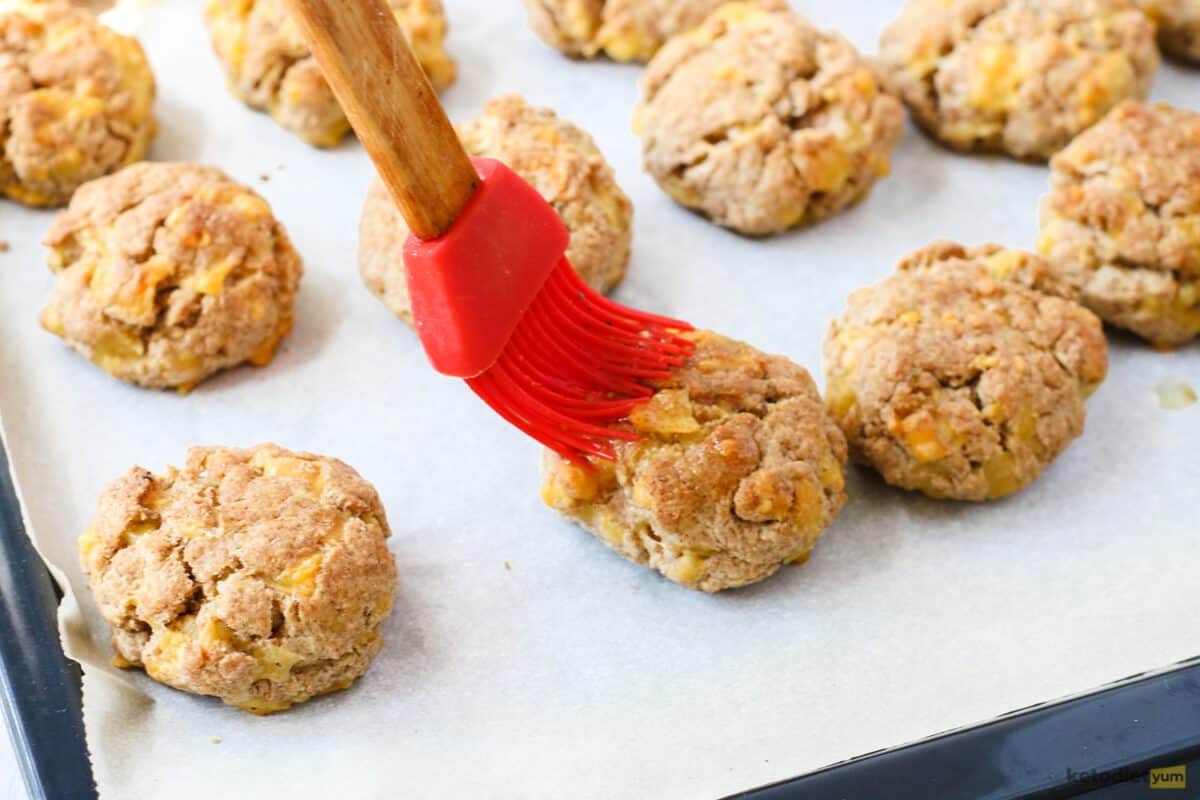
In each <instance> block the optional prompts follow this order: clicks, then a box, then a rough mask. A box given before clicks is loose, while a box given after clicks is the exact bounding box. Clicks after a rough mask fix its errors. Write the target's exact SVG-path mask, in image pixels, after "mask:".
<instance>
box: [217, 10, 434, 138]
mask: <svg viewBox="0 0 1200 800" xmlns="http://www.w3.org/2000/svg"><path fill="white" fill-rule="evenodd" d="M388 5H390V6H391V8H392V11H393V13H394V14H395V16H396V21H397V22H399V23H400V27H401V29H403V31H404V34H405V36H406V37H407V38H408V42H409V44H410V45H412V49H413V53H414V54H415V55H416V57H417V61H418V62H420V64H421V67H422V68H423V69H424V70H425V74H426V75H428V76H429V80H430V82H431V83H432V84H433V86H434V88H435V89H437V90H439V91H441V90H442V89H445V88H446V87H447V86H449V85H450V84H452V83H454V78H455V74H456V68H455V66H454V62H453V61H452V60H451V59H450V57H449V56H447V55H446V51H445V49H444V45H443V40H444V39H445V38H446V15H445V11H444V10H443V8H442V3H441V0H388ZM207 8H208V10H207V14H206V20H207V23H208V31H209V35H210V36H211V38H212V45H213V49H214V50H215V51H216V53H217V57H218V58H219V59H220V60H221V63H222V65H223V66H224V67H225V72H226V75H227V76H228V78H229V87H230V90H231V91H232V92H233V93H234V94H235V95H236V96H237V97H238V98H239V99H241V100H242V102H244V103H245V104H246V105H248V106H250V107H251V108H257V109H260V110H263V111H267V112H269V113H270V114H271V116H272V117H274V118H275V121H276V122H278V123H279V124H280V125H282V126H283V127H284V128H286V129H287V130H289V131H291V132H293V133H295V134H296V135H297V136H299V137H300V138H301V139H303V140H304V141H306V142H308V143H309V144H311V145H315V146H317V147H332V146H333V145H335V144H337V143H338V142H339V141H341V139H342V137H343V136H345V135H346V134H347V133H348V132H349V131H350V122H349V121H348V120H347V119H346V115H345V114H343V113H342V109H341V106H339V105H338V102H337V98H335V97H334V96H333V91H332V90H331V89H330V88H329V84H327V83H326V82H325V78H324V76H323V75H322V74H321V69H320V67H318V66H317V62H316V59H314V58H313V57H312V54H311V53H309V51H308V47H307V46H306V45H305V44H304V40H303V39H302V38H301V36H300V32H299V30H297V28H296V26H295V23H293V22H292V21H291V19H289V17H288V14H287V8H286V6H285V4H284V0H208V7H207Z"/></svg>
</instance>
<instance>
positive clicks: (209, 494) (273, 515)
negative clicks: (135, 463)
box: [79, 445, 396, 714]
mask: <svg viewBox="0 0 1200 800" xmlns="http://www.w3.org/2000/svg"><path fill="white" fill-rule="evenodd" d="M389 535H390V532H389V529H388V524H387V518H386V516H385V514H384V510H383V506H382V505H381V503H380V501H379V496H378V495H377V494H376V492H375V489H374V488H373V487H372V486H371V485H370V484H369V483H367V482H366V481H365V480H363V478H362V477H360V476H359V474H358V473H357V472H355V471H354V470H353V469H351V468H350V467H349V466H347V465H346V464H344V463H342V462H341V461H338V460H336V459H332V458H325V457H322V456H315V455H311V454H307V453H292V452H289V451H287V450H284V449H282V448H279V447H276V446H275V445H259V446H257V447H253V448H250V449H248V450H238V449H231V448H224V447H194V448H192V449H190V450H189V451H188V455H187V463H186V465H185V466H184V468H183V469H182V470H177V469H175V468H173V467H172V468H169V469H168V470H167V471H166V472H165V473H163V474H162V475H154V474H152V473H150V472H148V471H147V470H144V469H141V468H140V467H134V468H133V469H131V470H129V472H127V473H126V474H125V475H124V476H122V477H121V478H119V479H117V480H116V481H114V482H113V483H112V484H110V485H109V486H108V487H107V488H106V489H105V490H104V492H103V494H102V495H101V497H100V502H99V509H98V511H97V514H96V517H95V519H94V520H93V522H92V524H91V527H90V528H88V530H87V532H85V533H84V534H83V535H82V536H81V537H80V539H79V550H80V554H81V557H82V560H83V568H84V573H85V574H86V576H87V579H88V585H89V586H90V587H91V590H92V594H93V596H94V597H95V600H96V604H97V605H98V606H99V608H100V613H101V614H102V615H103V617H104V619H105V620H106V621H107V622H108V624H109V626H110V627H111V630H112V645H113V649H114V650H115V651H116V654H117V658H116V661H117V663H118V664H119V665H121V666H133V667H141V668H143V669H145V671H146V673H147V674H148V675H149V676H150V677H152V678H154V679H155V680H157V681H159V682H161V683H165V684H167V685H169V686H173V687H175V688H176V689H181V690H183V691H185V692H194V693H197V694H206V695H212V696H214V697H219V698H220V699H221V700H223V701H225V702H226V703H228V704H230V705H234V706H237V707H239V708H242V709H244V710H246V711H251V712H254V713H256V714H266V713H271V712H275V711H282V710H284V709H286V708H288V707H289V706H291V705H292V704H293V703H302V702H304V701H305V700H308V699H310V698H312V697H315V696H317V695H320V694H325V693H327V692H332V691H335V690H338V689H344V688H347V687H348V686H350V684H352V683H353V682H354V681H355V680H356V679H357V678H358V677H359V676H361V675H362V674H363V673H364V672H366V670H367V667H368V666H369V664H370V662H371V659H373V658H374V657H375V655H376V653H378V652H379V648H380V647H381V645H382V638H381V636H380V629H381V627H382V625H383V622H384V620H386V619H387V617H388V615H389V614H390V613H391V608H392V596H393V593H394V591H395V584H396V566H395V563H394V561H393V559H392V555H391V553H390V552H389V551H388V549H387V544H386V541H385V540H386V539H387V537H388V536H389Z"/></svg>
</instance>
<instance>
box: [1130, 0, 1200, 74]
mask: <svg viewBox="0 0 1200 800" xmlns="http://www.w3.org/2000/svg"><path fill="white" fill-rule="evenodd" d="M1137 2H1138V5H1140V6H1141V7H1142V9H1143V10H1145V12H1146V13H1147V14H1149V15H1150V18H1151V19H1153V20H1154V22H1155V24H1157V25H1158V44H1159V46H1160V47H1162V49H1163V52H1164V53H1166V54H1167V55H1169V56H1171V57H1172V58H1178V59H1181V60H1183V61H1200V3H1198V2H1196V0H1137Z"/></svg>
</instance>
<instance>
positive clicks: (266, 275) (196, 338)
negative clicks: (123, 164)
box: [41, 163, 302, 391]
mask: <svg viewBox="0 0 1200 800" xmlns="http://www.w3.org/2000/svg"><path fill="white" fill-rule="evenodd" d="M46 245H47V246H48V247H49V248H50V256H49V262H50V268H51V270H52V271H53V272H54V273H55V274H56V275H57V276H58V277H57V280H56V281H55V284H54V290H53V292H52V293H51V295H50V302H49V303H48V304H47V306H46V309H45V310H44V311H43V312H42V316H41V321H42V325H43V327H45V328H46V330H48V331H50V332H51V333H53V334H55V335H56V336H61V337H62V338H63V339H64V340H65V341H66V342H67V344H69V345H70V346H71V347H72V348H74V349H75V350H77V351H79V352H80V353H81V354H83V355H84V356H85V357H87V358H89V359H91V360H92V361H93V362H95V363H96V364H97V365H98V366H99V367H100V368H101V369H103V370H104V371H105V372H108V373H109V374H111V375H113V376H114V377H116V378H120V379H121V380H124V381H129V382H131V383H137V384H140V385H142V386H149V387H154V388H167V387H175V388H179V389H180V390H181V391H187V390H189V389H191V388H192V387H193V386H195V385H196V384H197V383H199V382H200V381H202V380H204V379H205V378H206V377H208V376H209V375H212V374H213V373H214V372H217V371H218V370H222V369H225V368H227V367H232V366H235V365H237V364H240V363H242V362H244V361H249V362H251V363H253V364H256V365H259V366H262V365H265V364H267V363H269V362H270V361H271V358H272V357H273V356H274V353H275V348H276V347H277V346H278V345H279V342H280V340H282V339H283V337H284V336H286V335H287V334H288V332H289V331H290V330H291V327H292V307H293V305H294V303H295V298H296V290H297V289H298V288H299V284H300V275H301V272H302V266H301V262H300V256H299V255H297V253H296V251H295V250H294V249H293V248H292V245H291V242H290V240H289V239H288V236H287V232H286V231H285V230H284V228H283V225H281V224H280V223H279V222H278V221H277V220H276V219H275V217H274V215H273V214H272V213H271V208H270V206H268V205H267V203H266V201H265V200H263V199H262V198H261V197H259V196H258V195H257V194H255V192H254V191H253V190H251V189H249V188H247V187H246V186H243V185H241V184H238V183H235V182H234V181H232V180H230V179H229V178H228V177H227V176H226V175H225V174H224V173H223V172H221V171H220V170H217V169H214V168H212V167H202V166H197V165H195V164H184V163H170V164H135V165H133V166H131V167H127V168H125V169H124V170H122V171H121V172H118V173H117V174H116V175H111V176H109V177H106V178H101V179H99V180H96V181H92V182H91V183H88V184H86V185H85V186H83V187H81V188H80V189H79V191H78V192H76V193H75V196H74V197H73V198H72V199H71V205H70V207H69V208H68V209H67V210H66V211H64V212H62V213H61V214H59V216H58V217H57V218H56V219H55V220H54V224H53V225H51V227H50V231H49V233H48V234H47V235H46Z"/></svg>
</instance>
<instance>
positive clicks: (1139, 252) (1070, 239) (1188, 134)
mask: <svg viewBox="0 0 1200 800" xmlns="http://www.w3.org/2000/svg"><path fill="white" fill-rule="evenodd" d="M1041 220H1042V228H1041V235H1040V237H1039V239H1038V250H1039V251H1040V252H1041V254H1042V255H1043V256H1045V257H1046V258H1047V259H1048V260H1049V261H1050V263H1051V265H1052V266H1053V268H1054V269H1055V270H1056V271H1057V272H1058V273H1059V274H1060V276H1061V278H1062V280H1063V281H1065V282H1066V283H1068V284H1070V285H1071V286H1072V287H1074V288H1075V289H1076V291H1077V292H1078V294H1079V296H1080V298H1081V300H1082V302H1083V303H1084V304H1085V305H1086V306H1088V307H1089V308H1091V309H1092V310H1093V311H1095V312H1096V313H1097V314H1099V315H1100V316H1101V317H1102V318H1103V319H1104V320H1105V321H1106V322H1109V323H1111V324H1113V325H1117V326H1119V327H1122V328H1126V329H1128V330H1130V331H1133V332H1134V333H1136V334H1138V335H1139V336H1141V337H1143V338H1145V339H1147V340H1149V341H1150V342H1152V343H1154V344H1156V345H1159V346H1164V347H1173V346H1178V345H1181V344H1184V343H1186V342H1188V341H1190V340H1191V339H1193V338H1194V337H1195V336H1196V335H1197V334H1200V114H1198V113H1196V112H1194V111H1184V110H1182V109H1176V108H1172V107H1171V106H1168V105H1166V104H1162V103H1160V104H1157V105H1146V104H1143V103H1137V102H1133V101H1129V102H1126V103H1123V104H1121V105H1120V106H1118V107H1117V108H1115V109H1113V111H1112V113H1110V114H1109V115H1108V116H1107V117H1105V118H1104V120H1103V121H1101V122H1100V123H1099V124H1098V125H1096V126H1095V127H1093V128H1092V129H1091V130H1089V131H1087V132H1085V133H1083V134H1081V135H1080V136H1079V137H1078V138H1077V139H1076V140H1075V141H1074V142H1072V143H1071V145H1070V146H1069V147H1068V148H1067V149H1065V150H1063V151H1062V152H1061V153H1059V154H1058V155H1057V156H1055V157H1054V160H1053V161H1052V162H1051V178H1050V194H1049V195H1047V196H1046V197H1045V199H1043V201H1042V209H1041Z"/></svg>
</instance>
